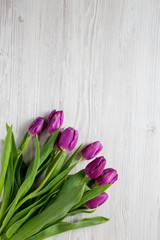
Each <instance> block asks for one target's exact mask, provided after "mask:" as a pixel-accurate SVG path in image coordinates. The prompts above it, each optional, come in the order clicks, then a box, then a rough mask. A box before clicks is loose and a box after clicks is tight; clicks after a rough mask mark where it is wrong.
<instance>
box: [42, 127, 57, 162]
mask: <svg viewBox="0 0 160 240" xmlns="http://www.w3.org/2000/svg"><path fill="white" fill-rule="evenodd" d="M59 129H60V128H59ZM59 129H57V131H56V132H54V133H52V135H51V137H50V138H49V139H48V141H47V143H46V144H45V146H44V147H43V149H42V151H41V157H40V165H41V164H42V163H43V162H44V161H45V160H46V158H47V157H48V155H49V154H50V153H51V152H52V151H53V146H54V143H55V141H56V139H57V137H58V133H59Z"/></svg>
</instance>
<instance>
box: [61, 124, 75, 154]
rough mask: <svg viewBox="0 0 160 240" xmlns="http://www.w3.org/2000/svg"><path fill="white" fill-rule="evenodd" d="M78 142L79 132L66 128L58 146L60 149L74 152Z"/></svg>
mask: <svg viewBox="0 0 160 240" xmlns="http://www.w3.org/2000/svg"><path fill="white" fill-rule="evenodd" d="M77 141H78V131H77V130H75V129H74V128H71V127H68V128H66V129H65V130H64V131H63V132H62V133H61V135H60V138H59V141H58V145H59V147H60V148H62V149H65V150H68V151H72V150H73V149H74V148H75V146H76V144H77Z"/></svg>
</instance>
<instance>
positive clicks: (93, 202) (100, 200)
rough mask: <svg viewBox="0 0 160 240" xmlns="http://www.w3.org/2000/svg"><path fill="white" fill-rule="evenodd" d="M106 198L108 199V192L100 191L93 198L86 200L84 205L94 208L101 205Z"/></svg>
mask: <svg viewBox="0 0 160 240" xmlns="http://www.w3.org/2000/svg"><path fill="white" fill-rule="evenodd" d="M107 199H108V194H107V193H106V192H102V193H100V194H99V195H98V196H96V197H95V198H93V199H91V200H89V201H88V202H86V206H87V207H88V208H91V209H93V208H96V207H97V206H98V207H99V206H101V205H102V204H103V203H104V202H105V201H106V200H107Z"/></svg>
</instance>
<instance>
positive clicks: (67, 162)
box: [61, 144, 83, 172]
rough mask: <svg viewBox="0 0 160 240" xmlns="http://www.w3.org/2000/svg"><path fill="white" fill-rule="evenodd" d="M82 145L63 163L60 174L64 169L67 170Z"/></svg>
mask: <svg viewBox="0 0 160 240" xmlns="http://www.w3.org/2000/svg"><path fill="white" fill-rule="evenodd" d="M82 145H83V144H81V145H80V146H79V147H78V148H77V149H76V151H75V152H74V153H73V154H72V155H71V156H70V158H69V159H68V160H67V161H66V162H65V164H64V165H63V167H62V169H61V172H62V171H64V170H65V169H67V168H68V167H69V166H70V165H71V163H72V161H73V159H74V158H75V156H76V155H77V153H78V151H79V150H80V149H81V147H82Z"/></svg>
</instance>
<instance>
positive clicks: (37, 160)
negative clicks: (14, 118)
mask: <svg viewBox="0 0 160 240" xmlns="http://www.w3.org/2000/svg"><path fill="white" fill-rule="evenodd" d="M39 163H40V149H39V142H38V136H37V135H36V154H35V159H34V161H33V167H32V171H31V172H30V175H29V176H28V177H27V178H26V179H25V181H24V182H23V183H22V185H21V187H20V188H19V190H18V192H17V195H16V197H15V199H14V201H13V202H12V205H11V207H10V209H9V211H8V213H7V215H6V216H5V218H4V221H3V224H2V227H1V228H0V233H1V232H2V231H3V229H4V228H5V226H6V225H7V223H8V222H9V220H10V219H11V217H12V216H13V214H14V212H15V211H16V210H17V208H16V206H17V203H18V201H19V200H20V199H21V198H22V197H23V196H24V195H25V194H26V193H27V192H28V191H29V189H30V188H31V186H32V184H33V183H34V179H35V177H36V173H37V170H38V167H39Z"/></svg>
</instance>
